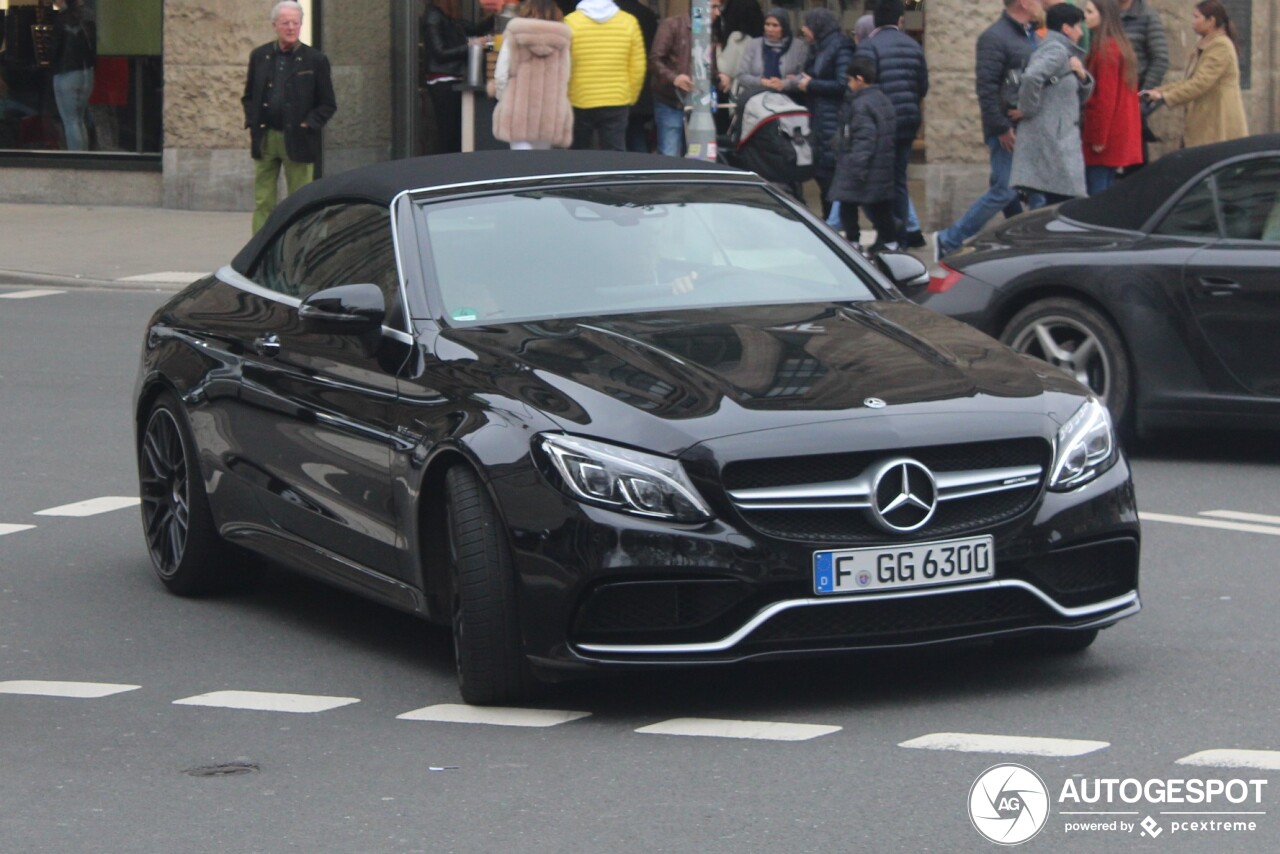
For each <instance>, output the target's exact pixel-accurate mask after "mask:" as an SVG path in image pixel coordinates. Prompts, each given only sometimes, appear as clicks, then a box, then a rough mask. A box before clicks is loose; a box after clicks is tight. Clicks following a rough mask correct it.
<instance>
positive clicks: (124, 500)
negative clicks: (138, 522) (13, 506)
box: [35, 495, 140, 516]
mask: <svg viewBox="0 0 1280 854" xmlns="http://www.w3.org/2000/svg"><path fill="white" fill-rule="evenodd" d="M139 503H140V502H139V500H138V499H137V498H131V497H128V496H125V495H105V496H103V497H102V498H90V499H89V500H88V501H77V502H76V503H74V504H63V505H62V506H61V507H50V508H49V509H47V510H37V511H36V512H35V515H36V516H97V515H98V514H99V513H109V512H111V511H112V510H120V509H121V508H124V507H137V506H138V504H139Z"/></svg>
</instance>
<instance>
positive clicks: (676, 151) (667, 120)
mask: <svg viewBox="0 0 1280 854" xmlns="http://www.w3.org/2000/svg"><path fill="white" fill-rule="evenodd" d="M653 124H654V127H656V128H657V129H658V153H659V154H665V155H667V156H668V157H684V154H685V148H684V110H682V109H679V108H677V107H672V106H670V105H668V104H664V103H662V102H661V101H659V100H656V99H655V100H654V102H653Z"/></svg>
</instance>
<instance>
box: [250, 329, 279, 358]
mask: <svg viewBox="0 0 1280 854" xmlns="http://www.w3.org/2000/svg"><path fill="white" fill-rule="evenodd" d="M253 352H255V353H257V354H258V355H259V356H274V355H276V354H277V353H279V352H280V337H279V336H278V335H276V334H275V333H274V332H273V333H271V334H270V335H263V336H262V337H261V338H255V339H253Z"/></svg>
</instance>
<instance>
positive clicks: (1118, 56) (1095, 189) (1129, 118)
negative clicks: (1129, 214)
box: [1081, 0, 1142, 196]
mask: <svg viewBox="0 0 1280 854" xmlns="http://www.w3.org/2000/svg"><path fill="white" fill-rule="evenodd" d="M1084 22H1085V25H1086V26H1087V27H1088V28H1089V34H1090V40H1089V56H1088V59H1087V60H1086V61H1085V65H1086V67H1087V68H1088V70H1089V73H1090V74H1092V75H1093V79H1094V80H1095V81H1096V82H1095V84H1094V90H1093V97H1092V98H1090V99H1089V101H1088V102H1087V103H1086V104H1085V105H1084V115H1083V117H1082V122H1083V125H1084V127H1083V128H1082V132H1081V139H1082V140H1083V142H1084V164H1085V184H1086V186H1087V187H1088V188H1089V195H1091V196H1093V195H1097V194H1098V193H1101V192H1102V191H1103V190H1105V189H1107V188H1108V187H1110V186H1111V185H1112V184H1114V183H1115V180H1116V170H1118V169H1120V168H1122V167H1125V166H1132V165H1134V164H1137V163H1141V162H1142V111H1141V108H1140V107H1139V104H1138V63H1137V60H1136V59H1135V58H1134V55H1133V45H1131V44H1130V43H1129V38H1128V36H1126V35H1125V33H1124V23H1123V21H1122V20H1121V17H1120V6H1119V3H1118V2H1117V0H1089V2H1087V3H1086V4H1085V7H1084Z"/></svg>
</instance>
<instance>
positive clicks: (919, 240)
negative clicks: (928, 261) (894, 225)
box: [907, 231, 925, 249]
mask: <svg viewBox="0 0 1280 854" xmlns="http://www.w3.org/2000/svg"><path fill="white" fill-rule="evenodd" d="M924 245H925V239H924V235H923V234H921V233H920V232H918V231H908V232H907V248H908V249H919V248H921V247H922V246H924Z"/></svg>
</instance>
